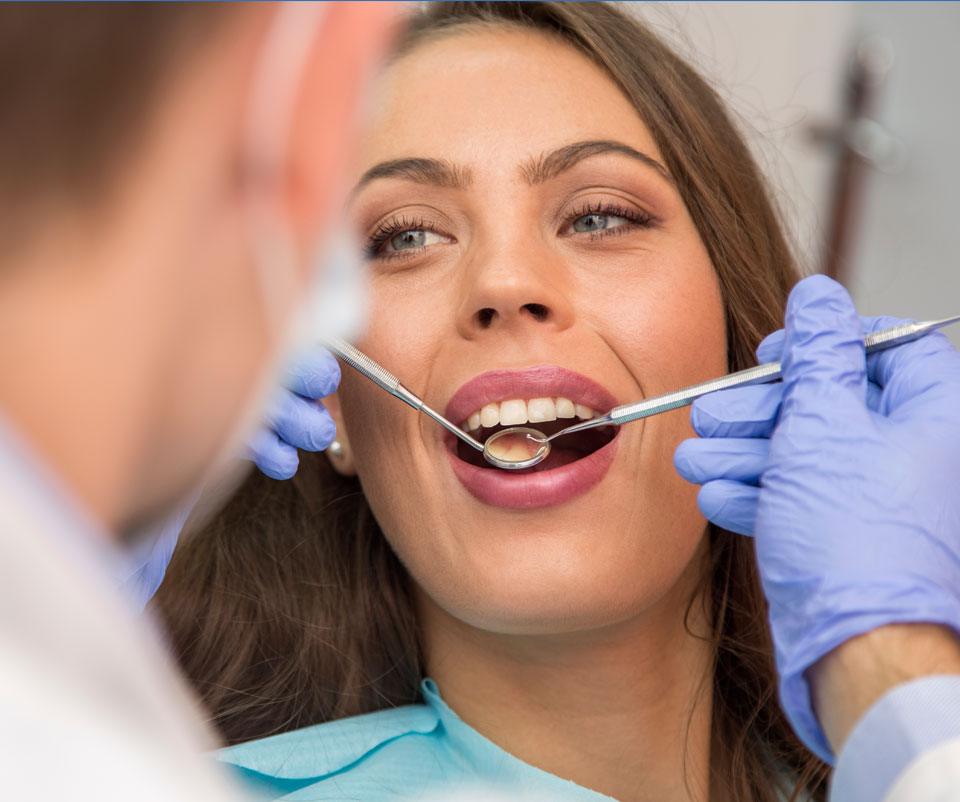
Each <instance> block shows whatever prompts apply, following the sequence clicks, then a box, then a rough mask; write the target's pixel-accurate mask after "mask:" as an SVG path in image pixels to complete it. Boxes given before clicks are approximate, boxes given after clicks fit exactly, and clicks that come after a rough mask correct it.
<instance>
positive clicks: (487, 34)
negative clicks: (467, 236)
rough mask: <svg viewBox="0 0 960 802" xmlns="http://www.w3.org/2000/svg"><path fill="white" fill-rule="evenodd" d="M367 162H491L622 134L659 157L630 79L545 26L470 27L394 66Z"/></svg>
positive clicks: (505, 163)
mask: <svg viewBox="0 0 960 802" xmlns="http://www.w3.org/2000/svg"><path fill="white" fill-rule="evenodd" d="M370 130H371V133H370V136H369V137H368V139H367V141H366V143H365V147H364V148H363V167H364V169H366V168H367V167H369V166H370V165H372V164H375V163H379V162H383V161H389V160H391V159H398V158H407V157H411V156H427V157H430V158H441V159H447V160H449V161H451V162H454V163H458V164H465V165H470V166H476V167H480V168H481V169H482V170H493V171H498V169H502V170H507V169H511V170H515V169H516V165H517V164H518V163H519V162H522V161H524V160H525V159H528V158H529V157H531V156H536V155H538V154H540V153H542V152H546V151H551V150H553V149H555V148H557V147H561V146H563V145H566V144H568V143H570V142H579V141H588V140H608V139H609V140H617V141H621V142H624V143H626V144H629V145H630V146H632V147H634V148H636V149H637V150H640V151H643V152H645V153H648V154H649V155H651V156H653V157H654V158H657V157H658V155H659V154H658V152H657V149H656V146H655V145H654V143H653V138H652V137H651V135H650V132H649V131H648V130H647V128H646V126H645V125H644V123H643V121H642V120H641V118H640V116H639V115H638V113H637V111H636V109H634V107H633V106H632V105H631V103H630V101H629V100H627V98H626V97H625V96H624V94H623V93H622V92H621V90H620V88H619V87H618V86H617V85H616V84H615V83H614V82H613V81H612V80H611V79H610V78H609V76H607V74H606V73H605V72H604V71H603V70H602V69H601V68H600V67H598V66H597V65H595V64H594V63H593V62H592V61H590V59H588V58H587V57H586V56H584V55H583V54H582V53H580V52H578V51H577V50H576V49H575V48H573V47H572V46H570V45H568V44H566V43H565V42H562V41H560V40H558V39H555V38H553V37H549V36H547V35H544V34H541V33H538V32H536V31H524V30H511V29H478V30H469V31H461V32H457V33H452V34H450V35H447V36H444V37H442V38H440V39H438V40H435V41H430V42H427V43H424V44H421V45H418V46H417V47H416V48H415V49H414V50H412V51H411V52H410V53H408V54H406V55H405V56H404V57H403V58H401V59H399V60H398V61H396V62H395V63H394V64H392V65H391V66H390V67H389V69H388V70H387V71H386V73H385V75H384V78H383V81H382V83H381V85H380V89H379V92H378V96H377V101H376V103H375V108H374V125H373V126H372V128H371V129H370Z"/></svg>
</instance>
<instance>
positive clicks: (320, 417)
mask: <svg viewBox="0 0 960 802" xmlns="http://www.w3.org/2000/svg"><path fill="white" fill-rule="evenodd" d="M339 384H340V364H339V363H338V362H337V360H336V359H335V358H334V357H333V355H332V354H330V353H329V352H328V351H325V350H324V349H322V348H313V349H310V350H309V351H307V352H304V353H302V354H298V355H297V357H296V358H295V359H294V361H293V362H291V364H290V365H289V366H288V367H287V371H286V376H285V378H284V385H285V386H284V388H283V389H281V390H280V391H278V393H277V395H276V397H275V398H274V400H273V403H272V404H271V405H270V407H269V408H268V410H267V417H266V420H265V421H264V424H265V425H264V427H263V428H262V429H260V430H259V431H258V432H256V433H255V434H254V435H253V437H251V439H250V440H249V441H248V443H247V447H246V451H245V453H244V456H245V457H246V458H247V459H249V460H252V461H253V462H255V463H256V465H257V467H258V468H259V469H260V470H261V471H263V472H264V473H265V474H266V475H267V476H269V477H270V478H272V479H289V478H290V477H291V476H293V475H294V474H295V473H296V472H297V466H298V465H299V464H300V458H299V457H298V456H297V449H298V448H302V449H305V450H307V451H322V450H323V449H325V448H326V447H327V446H329V445H330V443H332V442H333V438H334V435H335V434H336V426H335V425H334V422H333V418H331V417H330V413H329V412H327V410H326V409H324V407H323V404H321V403H320V402H319V400H318V399H320V398H324V397H325V396H328V395H330V393H332V392H333V391H334V390H336V389H337V385H339Z"/></svg>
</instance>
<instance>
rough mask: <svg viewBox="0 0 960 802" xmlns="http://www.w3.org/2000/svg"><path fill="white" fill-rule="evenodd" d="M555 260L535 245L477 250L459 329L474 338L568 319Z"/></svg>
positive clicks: (552, 327) (551, 327)
mask: <svg viewBox="0 0 960 802" xmlns="http://www.w3.org/2000/svg"><path fill="white" fill-rule="evenodd" d="M556 261H557V260H556V257H555V256H554V257H553V259H551V257H550V254H549V252H546V249H544V251H541V250H539V249H537V248H535V247H534V248H527V249H525V250H524V251H518V250H508V249H504V252H502V253H487V254H485V255H483V256H481V255H480V254H477V259H476V263H475V264H474V265H473V266H472V268H471V269H470V270H468V272H467V275H466V277H465V283H464V292H463V302H462V305H461V308H460V310H459V313H458V316H457V318H458V328H459V330H460V334H461V335H462V336H464V337H466V338H467V339H474V338H476V337H479V336H482V335H483V334H484V333H486V332H492V331H509V332H511V333H514V334H517V335H520V334H522V333H524V332H532V331H537V330H539V331H561V330H563V329H565V328H568V327H569V326H570V325H572V323H573V318H574V311H573V306H572V304H571V303H570V299H569V297H568V293H567V291H566V289H567V287H566V284H567V281H566V277H565V276H564V275H563V274H562V268H561V266H560V265H559V264H557V263H556Z"/></svg>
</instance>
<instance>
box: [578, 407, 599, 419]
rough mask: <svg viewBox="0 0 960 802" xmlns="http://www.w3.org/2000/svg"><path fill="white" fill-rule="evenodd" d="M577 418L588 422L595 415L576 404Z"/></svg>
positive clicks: (588, 408)
mask: <svg viewBox="0 0 960 802" xmlns="http://www.w3.org/2000/svg"><path fill="white" fill-rule="evenodd" d="M576 409H577V417H578V418H582V419H583V420H590V418H592V417H593V416H594V415H596V414H597V413H596V412H594V411H593V410H592V409H590V407H585V406H584V405H583V404H577V406H576Z"/></svg>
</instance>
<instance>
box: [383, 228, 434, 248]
mask: <svg viewBox="0 0 960 802" xmlns="http://www.w3.org/2000/svg"><path fill="white" fill-rule="evenodd" d="M426 242H427V232H426V231H417V230H413V229H410V230H407V231H401V232H400V233H399V234H395V235H394V236H392V237H391V238H390V248H391V249H392V250H394V251H405V250H409V249H411V248H422V247H423V246H424V245H425V244H426Z"/></svg>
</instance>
